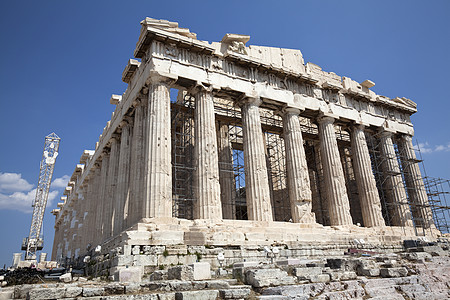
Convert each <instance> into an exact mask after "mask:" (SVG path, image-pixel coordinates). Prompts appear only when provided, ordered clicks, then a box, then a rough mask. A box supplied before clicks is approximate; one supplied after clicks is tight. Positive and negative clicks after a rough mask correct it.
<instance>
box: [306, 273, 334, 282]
mask: <svg viewBox="0 0 450 300" xmlns="http://www.w3.org/2000/svg"><path fill="white" fill-rule="evenodd" d="M308 279H309V281H311V283H317V282H323V283H325V282H330V280H331V277H330V274H320V275H310V276H309V277H308Z"/></svg>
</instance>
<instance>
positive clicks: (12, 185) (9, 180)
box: [0, 172, 33, 193]
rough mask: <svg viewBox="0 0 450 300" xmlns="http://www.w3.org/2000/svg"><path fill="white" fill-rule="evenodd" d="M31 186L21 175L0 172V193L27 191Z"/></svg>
mask: <svg viewBox="0 0 450 300" xmlns="http://www.w3.org/2000/svg"><path fill="white" fill-rule="evenodd" d="M32 187H33V185H32V184H31V183H28V181H26V180H25V179H23V178H22V174H17V173H2V172H0V193H3V192H15V191H29V190H30V189H31V188H32Z"/></svg>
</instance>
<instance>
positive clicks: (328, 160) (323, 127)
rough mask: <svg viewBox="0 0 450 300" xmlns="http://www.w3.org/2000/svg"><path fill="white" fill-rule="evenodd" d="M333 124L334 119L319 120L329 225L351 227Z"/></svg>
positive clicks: (324, 118)
mask: <svg viewBox="0 0 450 300" xmlns="http://www.w3.org/2000/svg"><path fill="white" fill-rule="evenodd" d="M333 122H334V119H333V118H331V117H323V118H321V119H320V120H319V138H320V153H321V156H322V165H323V175H324V183H325V194H326V197H327V202H328V205H329V206H328V210H329V214H330V223H331V225H351V224H352V217H351V215H350V205H349V201H348V196H347V190H346V187H345V179H344V171H343V169H342V164H341V160H340V156H339V149H338V145H337V141H336V133H335V130H334V126H333Z"/></svg>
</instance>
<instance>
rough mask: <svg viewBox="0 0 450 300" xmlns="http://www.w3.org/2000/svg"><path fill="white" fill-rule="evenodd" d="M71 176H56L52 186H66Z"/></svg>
mask: <svg viewBox="0 0 450 300" xmlns="http://www.w3.org/2000/svg"><path fill="white" fill-rule="evenodd" d="M69 179H70V176H69V175H64V176H63V177H59V178H56V179H55V180H53V182H52V184H51V188H54V189H57V188H62V189H64V188H66V186H67V184H68V183H69Z"/></svg>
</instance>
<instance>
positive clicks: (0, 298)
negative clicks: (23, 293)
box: [0, 289, 14, 300]
mask: <svg viewBox="0 0 450 300" xmlns="http://www.w3.org/2000/svg"><path fill="white" fill-rule="evenodd" d="M8 299H14V290H6V291H5V290H3V289H2V290H1V291H0V300H8Z"/></svg>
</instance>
